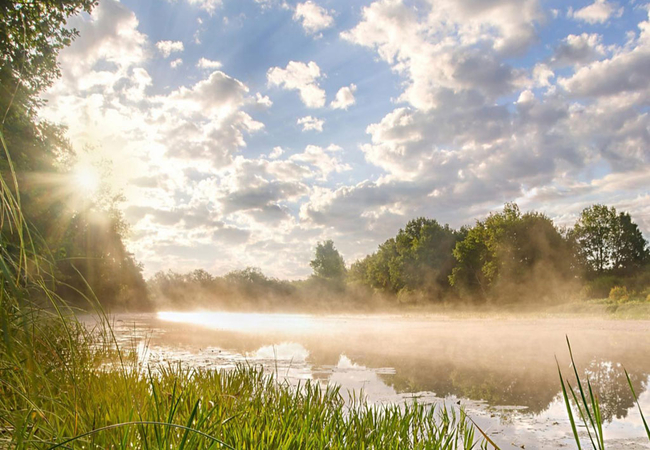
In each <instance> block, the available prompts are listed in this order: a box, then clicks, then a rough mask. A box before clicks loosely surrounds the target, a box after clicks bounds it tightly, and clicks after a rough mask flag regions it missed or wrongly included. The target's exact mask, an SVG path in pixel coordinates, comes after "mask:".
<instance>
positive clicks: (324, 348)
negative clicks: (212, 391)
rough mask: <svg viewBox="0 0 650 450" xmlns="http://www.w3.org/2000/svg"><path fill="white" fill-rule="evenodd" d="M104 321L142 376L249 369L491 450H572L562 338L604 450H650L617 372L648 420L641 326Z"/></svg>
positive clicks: (276, 318) (422, 318)
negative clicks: (423, 421) (397, 410)
mask: <svg viewBox="0 0 650 450" xmlns="http://www.w3.org/2000/svg"><path fill="white" fill-rule="evenodd" d="M111 320H112V323H113V326H114V329H115V332H116V335H117V336H118V339H119V340H120V342H121V344H122V345H123V346H125V345H126V346H131V347H132V348H134V349H136V351H137V353H138V358H139V360H140V362H141V363H142V364H144V365H146V364H155V363H158V362H163V363H169V362H172V363H174V362H178V361H182V363H184V364H186V365H187V366H192V367H201V368H205V369H229V368H232V367H234V366H235V365H237V364H239V363H244V364H255V365H261V366H263V367H264V368H265V370H267V371H269V372H272V373H275V374H277V376H278V377H280V378H283V379H286V380H288V381H289V382H291V383H297V382H298V381H301V380H314V381H315V382H319V383H323V384H326V383H336V384H338V385H340V386H341V388H342V389H341V391H342V392H344V393H346V392H347V391H348V390H349V391H352V390H355V391H357V392H358V391H360V390H363V393H364V394H365V396H366V398H367V400H368V401H369V402H372V403H375V404H386V403H402V402H409V401H414V400H417V401H418V402H425V403H430V404H440V403H442V402H444V403H445V404H446V405H448V406H449V407H454V408H458V407H460V406H462V407H464V408H465V410H466V411H467V413H468V414H469V415H470V416H471V417H472V418H473V419H474V420H475V421H476V422H477V423H478V424H479V426H480V427H481V428H482V429H483V430H484V431H485V432H487V433H488V434H489V435H490V436H491V438H492V439H493V440H495V442H496V443H497V444H499V445H500V446H501V448H503V449H507V448H519V449H521V448H526V449H533V448H540V449H541V448H559V447H565V448H575V443H574V442H573V440H572V436H571V428H570V425H569V421H568V417H567V414H566V410H565V407H564V401H563V399H562V395H561V390H560V382H559V378H558V372H557V365H556V359H555V358H556V357H557V360H558V361H559V365H560V368H561V369H562V371H563V373H564V374H565V376H567V377H568V376H569V375H571V373H572V368H571V366H570V360H569V354H568V349H567V344H566V336H568V337H569V339H570V341H571V345H572V348H573V351H574V356H575V360H576V365H577V367H578V369H579V373H580V374H581V377H585V379H586V377H589V378H590V379H591V380H592V383H593V385H594V386H595V388H596V392H597V395H598V396H599V399H600V403H601V408H602V411H603V416H604V418H605V421H606V424H605V427H604V430H605V431H604V434H605V439H606V444H608V448H614V449H616V448H626V449H635V448H639V449H640V448H650V445H649V443H648V439H647V438H644V436H645V431H644V428H643V423H642V421H641V417H640V415H639V413H638V411H637V410H636V406H635V404H634V400H633V397H632V394H631V392H630V389H629V387H628V385H627V381H626V379H625V374H624V372H623V368H625V369H627V371H628V372H629V373H630V376H631V379H632V383H633V385H634V388H635V390H636V392H637V395H638V396H639V401H640V403H641V407H642V409H643V410H644V411H645V412H646V416H650V391H649V390H648V387H649V386H650V321H616V320H605V319H558V318H516V317H509V316H507V317H493V318H449V317H441V316H433V315H432V316H427V315H417V316H398V315H325V316H319V315H302V314H247V313H224V312H205V311H203V312H159V313H155V314H122V315H115V316H113V317H112V319H111ZM583 432H584V431H583Z"/></svg>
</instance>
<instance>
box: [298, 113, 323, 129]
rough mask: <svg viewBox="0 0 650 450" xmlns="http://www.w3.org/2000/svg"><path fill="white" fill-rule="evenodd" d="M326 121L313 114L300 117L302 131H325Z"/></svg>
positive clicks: (299, 122)
mask: <svg viewBox="0 0 650 450" xmlns="http://www.w3.org/2000/svg"><path fill="white" fill-rule="evenodd" d="M324 123H325V121H324V120H322V119H317V118H316V117H312V116H305V117H301V118H300V119H298V125H302V131H309V130H314V131H319V132H320V131H323V124H324Z"/></svg>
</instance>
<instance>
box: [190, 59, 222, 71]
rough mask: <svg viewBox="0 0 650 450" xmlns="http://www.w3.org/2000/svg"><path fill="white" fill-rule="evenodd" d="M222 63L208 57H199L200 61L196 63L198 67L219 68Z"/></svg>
mask: <svg viewBox="0 0 650 450" xmlns="http://www.w3.org/2000/svg"><path fill="white" fill-rule="evenodd" d="M221 66H222V64H221V63H220V62H219V61H212V60H210V59H207V58H201V59H199V62H197V63H196V67H198V68H199V69H219V68H221Z"/></svg>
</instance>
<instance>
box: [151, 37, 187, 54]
mask: <svg viewBox="0 0 650 450" xmlns="http://www.w3.org/2000/svg"><path fill="white" fill-rule="evenodd" d="M156 48H157V49H158V51H159V52H160V54H161V55H163V57H165V58H167V57H169V55H171V54H172V53H178V52H182V51H183V50H184V48H185V47H184V46H183V43H182V42H181V41H158V42H156Z"/></svg>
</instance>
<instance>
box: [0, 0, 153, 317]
mask: <svg viewBox="0 0 650 450" xmlns="http://www.w3.org/2000/svg"><path fill="white" fill-rule="evenodd" d="M96 4H97V2H96V1H95V0H41V1H13V2H11V1H4V2H2V5H1V6H0V50H1V51H0V92H1V94H0V132H1V133H2V137H3V148H2V151H0V172H1V175H2V176H3V178H4V179H6V180H11V179H13V177H14V174H15V181H16V184H15V185H14V183H10V189H11V190H12V191H16V190H17V189H16V188H19V191H20V194H18V192H13V194H14V195H15V196H18V195H20V200H21V201H20V209H21V212H22V214H23V216H24V218H25V219H26V221H27V222H28V223H29V224H30V227H31V231H30V235H31V236H32V237H33V241H32V242H31V244H32V248H33V250H34V251H35V252H36V253H37V254H40V255H53V258H52V259H54V261H49V262H52V263H54V264H52V265H51V266H49V267H52V268H54V270H52V271H49V270H48V274H47V276H49V277H51V278H53V279H54V280H55V281H56V282H58V285H57V288H58V292H59V293H62V294H65V298H66V300H79V293H81V292H84V291H86V283H88V284H89V285H90V287H91V288H92V290H93V293H92V295H90V297H93V296H97V297H98V298H99V299H100V301H103V302H105V303H106V304H122V305H125V304H129V305H130V306H139V307H142V306H146V297H147V295H146V294H147V292H146V286H145V283H144V279H143V278H142V273H141V272H142V268H141V266H140V265H139V264H138V263H137V262H136V261H135V260H134V258H133V255H132V254H131V253H129V252H128V251H127V250H126V247H125V246H124V243H123V239H124V237H125V234H126V231H127V226H126V223H125V221H124V220H123V218H122V215H121V212H120V211H119V209H117V208H116V207H115V204H116V201H117V199H118V198H119V196H114V195H110V196H106V197H105V198H94V199H92V200H90V201H88V202H86V203H87V204H86V205H85V207H84V208H76V207H73V206H71V204H70V202H68V201H67V200H69V199H67V198H64V197H65V196H64V195H62V193H65V192H68V191H71V190H72V189H70V183H69V182H70V176H69V173H66V172H65V169H64V167H63V164H62V162H67V163H68V165H70V163H71V162H72V161H73V160H74V157H75V155H74V152H73V150H72V148H71V146H70V143H69V142H68V140H67V139H66V137H65V129H64V128H63V127H60V126H57V125H54V124H51V123H48V122H46V121H42V120H39V119H38V118H37V116H36V113H37V110H38V107H39V106H40V105H42V100H41V98H40V93H41V92H42V91H43V90H44V89H45V88H47V87H48V86H50V85H51V84H52V82H53V81H54V80H55V79H56V78H57V77H58V76H59V74H60V73H59V68H58V66H57V63H56V58H57V56H58V53H59V51H60V50H61V49H62V48H64V47H65V46H67V45H69V44H70V43H71V41H72V40H73V39H74V38H75V37H77V35H78V33H77V31H76V30H74V29H71V28H68V27H67V25H66V24H67V20H68V18H69V17H70V16H72V15H75V14H78V13H80V12H82V11H85V12H87V13H90V12H91V10H92V9H93V7H94V6H95V5H96ZM4 144H6V146H5V145H4ZM66 188H67V189H66ZM105 199H106V200H108V202H107V203H106V202H105V203H104V204H102V202H103V201H104V200H105ZM3 226H6V222H4V221H3ZM3 231H5V230H4V229H3ZM2 239H3V242H2V243H1V244H2V246H3V247H5V248H12V247H19V245H20V244H21V243H20V242H14V241H15V240H17V239H19V236H17V234H16V233H12V232H11V230H8V232H7V233H3V235H2ZM12 240H14V241H12ZM49 267H48V268H49ZM50 272H51V273H50ZM80 274H81V276H79V275H80ZM82 277H83V278H82ZM86 294H88V293H87V292H86ZM74 297H76V299H75V298H74ZM136 304H137V305H136Z"/></svg>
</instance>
